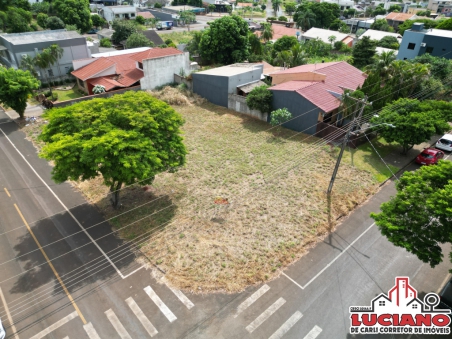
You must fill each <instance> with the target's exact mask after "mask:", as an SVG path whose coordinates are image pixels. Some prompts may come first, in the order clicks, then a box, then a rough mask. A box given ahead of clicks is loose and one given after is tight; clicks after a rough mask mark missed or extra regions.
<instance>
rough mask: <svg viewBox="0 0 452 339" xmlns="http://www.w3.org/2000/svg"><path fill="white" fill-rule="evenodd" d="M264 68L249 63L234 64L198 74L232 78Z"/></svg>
mask: <svg viewBox="0 0 452 339" xmlns="http://www.w3.org/2000/svg"><path fill="white" fill-rule="evenodd" d="M258 67H263V66H262V64H248V63H240V64H233V65H228V66H222V67H217V68H212V69H208V70H206V71H202V72H197V73H196V74H209V75H218V76H226V77H230V76H233V75H237V74H241V73H246V72H248V71H250V70H252V69H255V68H258Z"/></svg>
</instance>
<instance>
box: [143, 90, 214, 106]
mask: <svg viewBox="0 0 452 339" xmlns="http://www.w3.org/2000/svg"><path fill="white" fill-rule="evenodd" d="M147 92H148V93H150V94H151V95H153V96H155V97H156V98H157V99H160V100H162V101H164V102H166V103H167V104H168V105H175V106H191V105H202V104H204V103H206V99H204V98H202V97H200V96H199V95H197V94H195V93H192V92H190V91H187V90H181V89H179V88H174V87H170V86H165V87H164V88H163V89H162V90H160V91H147Z"/></svg>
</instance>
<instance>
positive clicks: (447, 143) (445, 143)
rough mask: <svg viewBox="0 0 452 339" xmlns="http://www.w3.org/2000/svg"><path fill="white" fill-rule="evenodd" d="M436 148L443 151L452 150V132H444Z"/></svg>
mask: <svg viewBox="0 0 452 339" xmlns="http://www.w3.org/2000/svg"><path fill="white" fill-rule="evenodd" d="M435 147H436V148H439V149H442V150H443V151H448V152H452V134H444V135H443V136H442V137H441V139H439V140H438V141H437V142H436V145H435Z"/></svg>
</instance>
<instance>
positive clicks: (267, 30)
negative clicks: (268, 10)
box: [260, 22, 273, 42]
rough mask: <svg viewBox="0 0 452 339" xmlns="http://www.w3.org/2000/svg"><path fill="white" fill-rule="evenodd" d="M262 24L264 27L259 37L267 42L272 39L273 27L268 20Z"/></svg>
mask: <svg viewBox="0 0 452 339" xmlns="http://www.w3.org/2000/svg"><path fill="white" fill-rule="evenodd" d="M262 26H263V28H264V29H263V30H262V33H261V36H260V38H261V39H262V40H264V42H268V41H270V40H271V39H273V27H272V25H271V24H269V23H268V22H264V23H262Z"/></svg>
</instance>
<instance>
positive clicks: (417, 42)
mask: <svg viewBox="0 0 452 339" xmlns="http://www.w3.org/2000/svg"><path fill="white" fill-rule="evenodd" d="M425 53H429V54H431V55H433V56H437V57H443V58H446V59H452V31H446V30H442V29H424V24H423V23H419V22H416V23H414V24H413V26H412V27H411V29H407V30H406V31H405V33H404V34H403V38H402V42H401V43H400V47H399V53H398V54H397V59H398V60H407V59H414V58H415V57H417V56H419V55H422V54H425Z"/></svg>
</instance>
